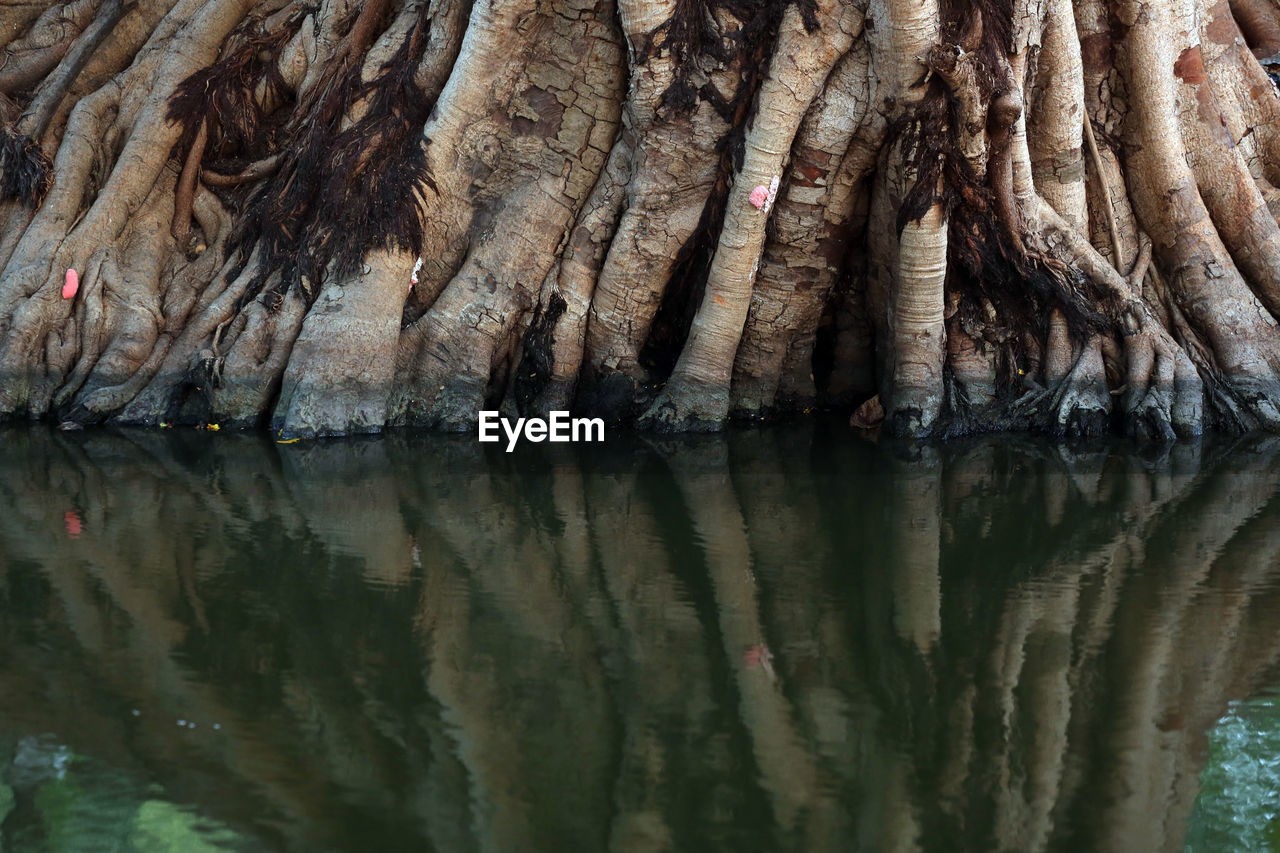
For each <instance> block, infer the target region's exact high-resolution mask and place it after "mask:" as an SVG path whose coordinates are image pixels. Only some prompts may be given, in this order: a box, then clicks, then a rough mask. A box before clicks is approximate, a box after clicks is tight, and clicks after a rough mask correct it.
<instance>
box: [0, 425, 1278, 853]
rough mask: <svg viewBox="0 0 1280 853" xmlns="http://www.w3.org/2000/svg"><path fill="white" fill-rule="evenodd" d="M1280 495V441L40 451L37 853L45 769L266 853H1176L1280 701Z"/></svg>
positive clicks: (22, 727)
mask: <svg viewBox="0 0 1280 853" xmlns="http://www.w3.org/2000/svg"><path fill="white" fill-rule="evenodd" d="M1278 489H1280V445H1277V443H1276V442H1275V441H1274V440H1271V439H1250V440H1247V441H1245V442H1237V443H1206V444H1204V445H1199V444H1196V445H1177V446H1174V447H1172V448H1169V449H1167V450H1166V451H1164V452H1163V453H1162V454H1160V455H1157V456H1154V457H1153V456H1150V455H1146V456H1137V455H1133V454H1131V453H1128V452H1125V451H1124V450H1123V448H1120V447H1118V446H1104V447H1094V448H1091V449H1086V450H1076V451H1072V450H1068V449H1065V448H1059V447H1051V446H1046V445H1043V444H1039V443H1035V442H1030V441H1027V442H1019V441H1018V440H1016V439H1009V438H1002V439H1000V440H996V441H974V442H971V443H966V444H961V445H955V446H950V447H947V448H943V449H938V448H930V447H924V448H919V447H915V448H913V447H908V446H883V447H880V446H875V445H872V444H869V443H865V442H853V441H850V440H849V439H848V437H847V436H845V435H840V436H838V437H837V438H835V439H832V438H828V437H826V436H824V435H823V433H822V429H821V428H812V427H778V428H772V429H769V430H751V431H742V432H736V433H731V434H730V435H728V436H727V437H720V438H700V439H698V438H694V439H681V440H679V441H670V442H651V441H645V440H641V439H627V438H617V439H616V440H614V439H611V444H610V445H606V446H605V447H604V448H600V447H583V448H564V447H557V448H547V447H531V448H530V449H529V450H528V452H525V453H521V454H515V455H512V456H508V455H506V454H503V453H501V452H490V451H489V449H488V448H484V449H482V448H481V447H480V446H479V445H478V444H476V443H475V442H473V441H471V440H470V439H456V440H454V439H447V438H441V437H430V438H414V437H407V436H389V437H386V438H383V439H379V440H371V441H354V442H334V443H317V444H309V445H307V444H296V445H274V444H271V443H270V442H268V441H265V440H263V439H261V438H258V437H247V436H236V435H219V436H216V437H215V436H209V435H205V434H200V433H194V432H186V433H137V434H134V433H107V432H85V433H75V434H66V433H56V432H49V431H45V430H37V429H25V428H23V429H10V430H7V431H5V432H4V433H3V434H0V608H2V609H0V642H3V648H4V650H5V653H4V654H3V655H0V761H2V762H4V763H5V764H6V769H5V772H4V777H3V781H4V784H3V785H0V820H2V821H3V835H2V836H0V842H3V843H0V847H5V848H6V849H7V847H8V846H10V845H12V843H13V842H14V840H15V839H19V840H21V839H22V838H28V839H29V838H35V837H41V834H42V833H43V834H45V835H48V834H49V833H51V832H54V831H55V830H57V824H58V821H59V820H60V818H59V817H58V816H57V815H58V814H61V813H60V812H52V811H49V810H48V808H47V807H46V806H42V805H41V802H43V801H42V800H41V799H40V796H39V795H40V791H42V790H46V787H45V786H47V785H49V784H50V783H49V782H48V779H49V778H52V777H50V776H48V775H47V774H46V775H44V776H41V775H39V774H36V775H35V776H32V775H31V774H30V773H27V772H26V771H24V770H23V766H24V765H23V764H22V762H23V761H24V760H26V759H23V758H22V756H24V755H30V754H32V753H31V749H32V747H31V744H33V743H35V744H46V745H47V746H48V750H54V751H56V750H60V749H61V750H66V751H69V754H72V755H74V756H78V757H83V759H84V761H85V762H89V761H92V762H94V764H93V766H95V767H109V768H111V774H110V775H109V778H110V779H112V780H115V781H112V782H100V783H96V784H100V785H102V786H108V787H110V786H111V785H114V786H116V787H118V788H121V789H122V790H123V789H128V790H130V791H134V792H135V794H133V795H131V796H135V800H136V801H135V802H134V805H133V806H131V808H132V813H133V814H135V816H136V815H144V814H145V815H150V816H151V817H150V818H148V820H151V821H152V822H151V823H150V824H148V826H154V825H156V824H155V818H154V816H155V815H156V814H164V815H166V818H165V820H166V821H169V823H172V824H173V825H175V826H177V825H179V824H181V826H182V827H183V831H191V830H190V828H189V827H188V826H187V823H186V822H184V821H186V818H181V820H180V819H179V818H177V817H173V815H174V814H179V813H178V812H172V808H174V807H172V806H167V805H165V806H164V807H163V808H162V807H161V806H160V805H156V802H157V801H158V800H163V801H164V803H169V802H172V803H177V804H181V805H182V807H183V808H188V809H193V810H194V811H192V812H191V813H192V814H198V815H199V816H200V818H201V819H202V820H211V821H215V822H216V823H217V826H219V827H221V828H222V829H219V830H218V832H219V833H222V834H221V835H219V834H217V833H214V835H213V836H210V837H215V836H216V837H217V838H220V839H223V840H225V835H226V831H227V830H226V829H225V828H227V827H230V828H231V829H233V830H234V831H235V833H237V834H238V837H239V839H240V842H243V843H248V844H250V845H251V846H253V845H261V846H269V847H282V848H290V849H308V850H309V849H374V848H377V849H398V848H412V849H421V848H422V847H423V846H424V845H425V846H429V847H433V848H439V849H448V850H458V849H472V848H476V849H496V850H513V849H559V848H571V849H603V848H606V847H607V848H612V849H619V850H649V849H652V850H659V849H673V848H679V849H719V848H731V849H735V850H741V849H756V848H768V849H777V848H784V849H786V848H789V849H806V850H814V849H849V848H850V847H858V848H863V849H869V850H917V849H918V850H935V849H936V850H954V849H974V850H989V849H1016V850H1036V849H1115V850H1148V849H1150V850H1154V849H1175V848H1178V847H1180V846H1181V844H1182V839H1183V837H1184V835H1185V832H1186V820H1187V816H1188V815H1189V814H1190V813H1191V810H1192V806H1193V803H1194V800H1195V797H1196V794H1197V790H1198V787H1197V779H1198V776H1199V773H1200V771H1201V769H1202V768H1203V766H1204V764H1205V761H1206V757H1207V741H1206V731H1207V730H1208V729H1209V728H1210V727H1211V726H1212V724H1213V722H1214V721H1215V720H1216V719H1217V718H1218V717H1219V716H1221V715H1222V713H1223V712H1224V710H1225V708H1226V706H1227V703H1228V701H1229V700H1232V699H1242V698H1245V697H1248V696H1251V695H1253V694H1255V693H1256V692H1257V691H1258V690H1259V689H1260V688H1262V687H1263V686H1266V685H1267V684H1274V683H1275V681H1276V678H1277V674H1276V663H1277V658H1278V657H1280V630H1277V629H1278V628H1280V559H1278V558H1280V500H1277V490H1278ZM70 514H74V516H75V518H76V520H77V522H78V525H73V524H72V523H71V522H70V521H69V519H70V517H71V515H70ZM179 720H181V721H183V723H184V725H178V721H179ZM215 725H216V728H215ZM24 750H25V752H24ZM49 754H55V752H49ZM56 754H62V753H56ZM77 760H79V759H77ZM77 766H81V767H87V766H88V765H87V764H82V765H77V764H76V763H75V762H72V767H71V770H70V771H69V772H71V773H73V774H76V773H80V774H81V775H82V776H83V775H84V774H85V773H86V772H87V771H85V770H83V769H80V770H77V769H76V768H77ZM24 774H25V775H24ZM100 775H101V774H100ZM102 778H107V777H106V776H103V777H102ZM121 780H132V781H130V782H128V783H127V784H126V783H125V782H124V781H121ZM148 783H155V784H158V785H159V786H160V788H159V789H153V788H147V787H146V785H147V784H148ZM130 786H132V787H130ZM73 787H74V786H73ZM90 787H91V786H90V785H89V784H88V783H87V782H82V784H80V785H79V787H78V788H77V790H80V791H81V792H82V793H81V796H88V794H87V793H84V792H87V791H88V790H89V788H90ZM156 790H159V791H162V792H163V794H162V795H157V794H156V793H155V792H156ZM148 798H149V799H148ZM48 799H49V797H48V795H47V790H46V795H45V796H44V800H45V801H47V800H48ZM118 800H119V797H117V798H116V800H115V801H113V802H114V803H115V805H113V806H112V808H115V809H117V810H119V808H121V807H120V805H119V803H118V802H117V801H118ZM144 801H147V802H144ZM148 803H150V804H149V805H148ZM164 808H169V809H170V811H164ZM42 809H43V811H42ZM113 813H114V812H113ZM181 814H185V812H182V813H181ZM169 823H165V824H163V825H165V826H168V825H169ZM148 831H153V830H148ZM240 842H237V843H240Z"/></svg>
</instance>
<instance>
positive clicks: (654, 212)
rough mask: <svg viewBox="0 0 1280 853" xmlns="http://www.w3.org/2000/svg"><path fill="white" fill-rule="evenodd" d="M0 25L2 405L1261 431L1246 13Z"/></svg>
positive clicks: (128, 19) (917, 430) (1275, 170)
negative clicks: (817, 418)
mask: <svg viewBox="0 0 1280 853" xmlns="http://www.w3.org/2000/svg"><path fill="white" fill-rule="evenodd" d="M22 9H23V10H26V9H27V7H22ZM1237 15H1239V16H1240V17H1239V18H1237ZM10 17H11V18H12V20H10V19H9V18H5V20H4V23H5V27H4V28H3V29H2V30H0V32H3V33H4V34H5V35H4V38H6V39H8V41H7V42H6V43H5V44H4V45H3V49H4V50H5V62H4V64H3V68H2V69H0V122H3V125H4V127H3V138H2V139H0V210H3V212H4V219H3V226H2V228H0V266H2V272H0V417H36V418H49V419H54V420H58V421H69V422H71V423H75V424H79V423H92V422H102V421H117V422H126V423H134V424H158V423H204V422H210V423H212V422H216V423H220V424H226V425H228V426H241V427H249V426H268V425H269V426H270V428H272V429H273V430H275V431H277V432H279V433H280V434H282V435H288V436H296V437H310V436H321V435H334V434H345V433H352V432H370V431H378V430H380V429H382V428H384V427H386V426H399V425H403V426H422V427H430V428H437V429H445V430H457V431H465V430H469V429H472V428H473V427H474V424H475V420H476V417H477V413H478V412H479V411H480V410H481V409H501V410H502V411H504V412H506V413H509V414H513V415H539V414H545V413H546V412H548V411H551V410H558V409H565V408H568V409H573V410H576V411H578V412H581V413H585V414H592V415H600V416H603V417H605V418H606V419H608V420H610V421H611V422H614V423H633V424H635V425H637V426H639V427H641V428H647V429H656V430H663V431H677V430H678V431H685V430H714V429H717V428H719V427H720V426H721V425H722V424H723V423H725V421H726V420H727V419H729V418H730V417H741V418H748V419H754V418H765V417H771V416H774V415H777V414H782V413H786V412H788V411H796V410H800V411H808V410H811V409H814V408H817V407H833V408H838V409H842V410H845V411H849V412H854V413H855V414H854V421H855V423H856V424H857V425H858V426H860V427H874V426H876V425H878V423H880V422H881V421H883V423H884V425H885V427H886V428H887V429H889V430H891V431H893V432H896V433H902V434H907V435H911V436H948V435H955V434H959V433H967V432H974V431H983V430H997V429H1034V430H1042V431H1046V432H1049V433H1051V434H1054V435H1061V436H1068V437H1071V436H1088V435H1095V434H1099V433H1102V432H1106V431H1121V432H1125V433H1128V434H1130V435H1132V436H1134V437H1137V438H1140V439H1143V440H1151V441H1168V440H1170V439H1172V438H1174V437H1176V436H1178V435H1194V434H1198V433H1199V432H1201V431H1203V430H1205V429H1227V430H1233V431H1243V430H1251V429H1257V428H1265V429H1276V428H1278V427H1280V325H1278V324H1277V321H1276V317H1277V316H1280V285H1277V282H1278V281H1280V225H1278V224H1277V219H1276V216H1275V211H1277V210H1280V191H1278V190H1277V188H1276V187H1277V184H1278V183H1280V96H1278V95H1277V90H1276V87H1275V85H1274V84H1273V83H1272V81H1271V78H1270V77H1269V76H1268V74H1267V72H1266V71H1264V69H1263V66H1262V65H1261V64H1260V63H1259V60H1258V58H1256V57H1258V56H1261V57H1263V58H1266V57H1271V56H1272V55H1273V54H1275V53H1276V51H1277V49H1278V48H1280V43H1277V42H1276V40H1275V38H1274V34H1275V33H1277V32H1280V5H1278V4H1276V3H1274V2H1272V1H1271V0H1258V2H1251V3H1249V4H1244V5H1243V6H1238V4H1230V3H1227V2H1226V0H1193V2H1190V3H1186V4H1183V5H1182V6H1178V7H1177V8H1171V7H1170V6H1169V4H1163V3H1155V2H1149V0H1120V2H1110V3H1107V2H1103V0H1083V2H1075V3H1071V2H1067V0H1035V2H1032V0H978V2H974V3H968V2H965V3H961V2H959V0H760V2H742V0H656V2H655V1H654V0H645V2H640V0H555V2H551V3H541V2H535V0H377V2H371V3H367V4H363V5H360V4H346V3H333V4H324V5H322V6H319V7H316V6H314V5H311V4H308V3H305V2H303V0H227V2H221V0H138V2H136V3H132V4H121V3H119V2H116V0H71V2H66V3H63V4H61V5H55V6H54V7H52V8H50V9H49V10H47V11H46V12H44V13H43V14H40V15H38V16H37V15H35V14H34V12H33V13H32V14H26V12H25V11H21V10H20V11H18V12H14V13H13V14H12V15H11V16H10ZM69 270H73V271H75V273H76V277H77V278H78V286H75V285H74V283H73V282H72V279H71V277H70V276H69V275H68V271H69Z"/></svg>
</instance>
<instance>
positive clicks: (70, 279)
mask: <svg viewBox="0 0 1280 853" xmlns="http://www.w3.org/2000/svg"><path fill="white" fill-rule="evenodd" d="M79 289H80V276H79V275H78V274H77V273H76V271H75V270H67V278H66V280H65V281H64V282H63V284H62V298H63V299H72V298H74V297H75V295H76V291H78V290H79Z"/></svg>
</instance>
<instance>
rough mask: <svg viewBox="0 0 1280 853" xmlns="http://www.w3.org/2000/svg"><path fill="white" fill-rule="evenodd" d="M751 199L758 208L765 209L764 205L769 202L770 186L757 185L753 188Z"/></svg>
mask: <svg viewBox="0 0 1280 853" xmlns="http://www.w3.org/2000/svg"><path fill="white" fill-rule="evenodd" d="M750 201H751V203H752V204H754V205H755V206H756V210H764V206H765V205H766V204H767V203H768V202H769V188H768V187H756V188H755V189H753V190H752V191H751V199H750Z"/></svg>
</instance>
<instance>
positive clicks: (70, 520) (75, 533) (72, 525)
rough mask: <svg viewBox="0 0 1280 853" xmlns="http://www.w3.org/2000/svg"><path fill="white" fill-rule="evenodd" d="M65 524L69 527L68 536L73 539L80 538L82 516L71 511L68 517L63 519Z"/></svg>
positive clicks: (67, 513)
mask: <svg viewBox="0 0 1280 853" xmlns="http://www.w3.org/2000/svg"><path fill="white" fill-rule="evenodd" d="M62 520H63V522H64V523H65V524H66V525H67V535H68V536H70V537H71V538H72V539H78V538H80V530H81V526H82V525H81V524H80V516H79V515H77V514H76V511H75V510H74V509H69V510H67V512H66V515H64V516H63V517H62Z"/></svg>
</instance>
